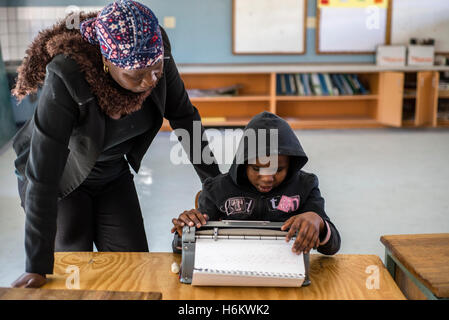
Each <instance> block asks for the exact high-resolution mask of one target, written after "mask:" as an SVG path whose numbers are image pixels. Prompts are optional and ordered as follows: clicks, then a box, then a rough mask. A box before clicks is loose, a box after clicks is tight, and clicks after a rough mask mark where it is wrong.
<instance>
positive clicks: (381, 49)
mask: <svg viewBox="0 0 449 320" xmlns="http://www.w3.org/2000/svg"><path fill="white" fill-rule="evenodd" d="M376 62H377V65H378V66H394V67H403V66H405V62H406V47H405V46H378V47H377V55H376Z"/></svg>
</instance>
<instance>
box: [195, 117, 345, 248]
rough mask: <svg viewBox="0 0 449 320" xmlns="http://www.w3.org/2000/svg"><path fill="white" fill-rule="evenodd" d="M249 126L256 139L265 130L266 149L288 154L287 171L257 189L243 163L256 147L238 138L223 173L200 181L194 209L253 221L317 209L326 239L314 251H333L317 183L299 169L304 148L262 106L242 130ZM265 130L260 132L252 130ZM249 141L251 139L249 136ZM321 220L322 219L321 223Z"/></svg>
mask: <svg viewBox="0 0 449 320" xmlns="http://www.w3.org/2000/svg"><path fill="white" fill-rule="evenodd" d="M250 129H253V130H254V132H256V134H255V135H254V136H255V137H256V140H255V141H257V143H256V146H258V145H259V141H262V143H261V145H262V146H263V145H264V143H263V140H261V139H263V138H261V137H263V136H264V135H265V146H266V148H267V149H266V150H269V152H266V153H267V154H268V153H269V154H279V155H288V156H289V157H290V165H289V171H288V174H287V176H286V178H285V179H284V181H283V182H282V183H281V184H280V185H279V186H278V187H276V188H273V189H272V190H271V191H269V192H267V193H261V192H259V191H258V190H257V189H256V188H255V187H254V186H253V185H252V184H251V183H250V182H249V180H248V178H247V175H246V170H245V167H246V165H245V163H248V159H253V158H255V153H254V152H258V148H254V150H251V148H248V145H250V146H251V142H249V143H248V141H251V140H250V139H249V138H247V139H246V138H242V139H241V142H240V145H239V148H238V150H237V153H236V156H235V158H234V161H233V164H232V166H231V168H230V170H229V172H228V173H226V174H220V175H218V176H216V177H211V178H208V179H206V180H205V181H204V183H203V189H202V192H201V194H200V196H199V199H198V210H199V211H200V212H201V213H203V214H207V215H208V216H209V218H210V220H253V221H286V220H287V219H288V218H290V217H292V216H294V215H297V214H301V213H304V212H308V211H313V212H315V213H317V214H318V215H319V216H320V217H321V218H322V219H323V220H324V221H326V222H327V225H328V226H329V228H330V232H331V233H330V234H331V236H330V239H329V241H327V243H325V244H323V245H322V246H319V247H318V252H320V253H323V254H327V255H332V254H335V253H336V252H337V251H338V250H339V248H340V235H339V233H338V231H337V229H336V228H335V226H334V224H333V223H332V222H331V221H330V219H329V217H328V216H327V215H326V212H325V210H324V199H323V197H322V196H321V193H320V190H319V188H318V178H317V176H316V175H314V174H311V173H307V172H305V171H302V170H301V169H302V167H303V166H304V165H305V164H306V162H307V161H308V158H307V156H306V154H305V153H304V150H303V149H302V147H301V144H300V143H299V140H298V138H297V137H296V135H295V133H294V132H293V130H292V129H291V127H290V126H289V125H288V123H287V122H286V121H285V120H283V119H281V118H280V117H278V116H276V115H274V114H272V113H269V112H263V113H260V114H258V115H257V116H255V117H254V118H253V119H252V120H251V121H250V122H249V123H248V125H247V126H246V128H245V131H244V135H243V137H245V136H250V135H249V134H248V132H250V131H252V130H250ZM260 129H266V130H265V134H264V135H261V136H259V134H260V133H259V134H257V132H263V131H261V130H260ZM270 129H277V130H278V131H277V132H278V135H277V136H278V147H277V148H276V146H275V145H273V144H272V143H270V138H269V134H270ZM253 145H254V140H253ZM283 196H284V197H285V198H286V199H288V200H289V201H288V204H289V205H288V206H287V207H285V206H284V207H283V209H282V210H281V209H279V204H280V202H281V201H283V200H282V199H283ZM325 225H326V224H325ZM327 232H328V229H327V227H325V228H324V229H323V231H322V233H321V234H320V241H322V240H324V238H325V237H326V235H327Z"/></svg>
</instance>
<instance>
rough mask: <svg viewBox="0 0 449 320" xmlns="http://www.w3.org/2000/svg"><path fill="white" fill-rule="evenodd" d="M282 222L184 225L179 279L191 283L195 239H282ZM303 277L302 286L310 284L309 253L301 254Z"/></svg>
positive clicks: (238, 221) (217, 222)
mask: <svg viewBox="0 0 449 320" xmlns="http://www.w3.org/2000/svg"><path fill="white" fill-rule="evenodd" d="M282 225H283V223H282V222H269V221H246V220H223V221H209V222H207V223H206V224H205V225H203V226H202V227H201V228H200V229H196V228H195V227H189V226H185V227H184V228H183V229H182V264H181V271H180V281H181V282H182V283H187V284H191V283H192V277H193V268H194V265H195V245H196V239H201V238H208V239H215V240H218V239H248V240H263V239H270V240H283V239H285V236H286V235H287V232H286V231H281V230H280V228H281V226H282ZM303 257H304V267H305V279H304V282H303V284H302V286H303V287H304V286H308V285H310V278H309V254H308V253H307V254H303Z"/></svg>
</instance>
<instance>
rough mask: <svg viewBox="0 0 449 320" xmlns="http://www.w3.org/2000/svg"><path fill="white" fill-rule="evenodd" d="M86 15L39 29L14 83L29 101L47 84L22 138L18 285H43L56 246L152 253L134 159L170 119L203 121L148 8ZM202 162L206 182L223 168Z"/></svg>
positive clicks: (122, 7)
mask: <svg viewBox="0 0 449 320" xmlns="http://www.w3.org/2000/svg"><path fill="white" fill-rule="evenodd" d="M81 21H83V22H82V23H81V26H80V30H78V29H67V28H66V24H65V22H61V23H59V24H57V25H55V26H54V27H53V28H52V29H50V30H46V31H44V32H41V33H40V34H39V36H38V37H37V38H36V39H35V40H34V42H33V43H32V45H31V47H30V49H29V50H28V51H27V57H26V58H25V59H24V61H23V63H22V65H21V67H20V68H19V76H18V80H17V84H16V87H15V88H14V90H13V94H14V95H15V96H16V97H17V98H18V99H22V98H23V97H24V96H26V95H27V94H30V93H32V92H36V91H37V89H38V87H40V86H41V85H42V84H43V86H42V91H41V94H40V100H39V104H38V107H37V109H36V112H35V114H34V116H33V118H32V119H31V120H30V121H29V122H28V123H27V124H26V125H25V126H24V127H23V128H22V129H21V130H20V131H19V132H18V133H17V135H16V137H15V139H14V150H15V151H16V153H17V156H18V157H17V160H16V161H15V166H16V174H17V176H18V181H19V194H20V197H21V201H22V206H23V207H24V210H25V213H26V224H25V250H26V270H25V271H26V272H25V273H24V274H23V275H22V276H20V277H19V278H18V279H17V280H16V281H15V282H14V283H13V284H12V286H13V287H40V286H41V285H43V284H44V283H45V281H46V280H45V275H46V274H51V273H53V263H54V251H92V250H93V243H95V246H96V247H97V249H98V251H140V252H142V251H148V245H147V240H146V235H145V230H144V225H143V220H142V214H141V210H140V206H139V202H138V198H137V194H136V190H135V186H134V182H133V175H132V174H131V173H130V169H129V165H130V166H131V167H132V168H133V169H134V171H135V172H138V170H139V167H140V163H141V160H142V157H143V156H144V154H145V152H146V151H147V149H148V147H149V146H150V144H151V142H152V140H153V139H154V137H155V135H156V133H157V132H158V131H159V129H160V127H161V125H162V119H163V117H165V118H167V119H168V120H169V121H170V125H171V127H172V128H173V129H177V128H183V129H186V130H187V131H188V132H189V133H190V137H192V136H193V135H192V131H193V121H197V120H200V116H199V114H198V111H197V110H196V108H195V107H194V106H193V105H192V104H191V103H190V100H189V98H188V96H187V93H186V91H185V88H184V84H183V82H182V80H181V78H180V76H179V74H178V71H177V69H176V66H175V63H174V61H173V59H172V57H171V55H170V43H169V40H168V38H167V35H166V34H165V31H164V30H163V29H162V28H160V27H159V25H158V20H157V18H156V17H155V16H154V14H153V12H152V11H151V10H150V9H149V8H147V7H145V6H144V5H142V4H140V3H138V2H135V1H130V0H121V1H117V2H115V3H112V4H110V5H108V6H106V7H105V8H104V9H103V10H102V11H101V12H100V13H98V15H97V14H90V15H87V16H86V15H82V16H81ZM80 31H81V32H80ZM201 128H202V127H201ZM202 130H204V129H203V128H202ZM190 140H191V141H190V146H189V145H185V144H183V146H184V148H185V149H186V152H187V154H188V155H189V157H190V159H192V158H193V155H192V154H191V153H192V152H190V150H193V149H192V148H193V147H192V145H193V139H190ZM204 148H208V145H207V142H202V148H201V149H202V150H203V149H204ZM206 151H209V152H210V150H209V149H207V150H206ZM125 156H126V159H125ZM194 167H195V170H196V172H197V174H198V175H199V177H200V179H201V180H202V181H203V180H204V179H206V178H207V177H209V176H215V175H217V174H219V170H218V166H217V165H216V164H215V163H214V164H212V165H206V164H197V165H194Z"/></svg>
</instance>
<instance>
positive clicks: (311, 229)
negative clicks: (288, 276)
mask: <svg viewBox="0 0 449 320" xmlns="http://www.w3.org/2000/svg"><path fill="white" fill-rule="evenodd" d="M288 228H290V230H289V231H288V233H287V236H286V237H285V240H286V241H287V242H289V241H290V239H291V238H292V237H293V236H294V235H295V234H296V232H298V234H297V236H296V240H295V242H294V243H293V247H292V251H293V252H294V253H296V254H300V253H301V252H304V253H309V252H310V250H312V248H313V249H316V248H318V246H319V245H320V238H319V236H320V232H321V230H323V228H324V221H323V219H322V218H321V217H320V216H319V215H318V214H317V213H315V212H313V211H308V212H304V213H301V214H297V215H296V216H293V217H291V218H290V219H288V220H287V221H285V223H284V225H283V226H282V227H281V230H287V229H288Z"/></svg>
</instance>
